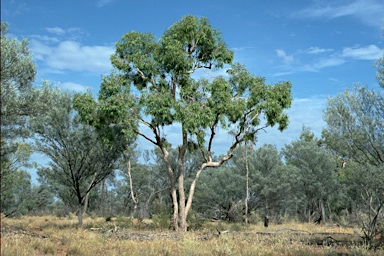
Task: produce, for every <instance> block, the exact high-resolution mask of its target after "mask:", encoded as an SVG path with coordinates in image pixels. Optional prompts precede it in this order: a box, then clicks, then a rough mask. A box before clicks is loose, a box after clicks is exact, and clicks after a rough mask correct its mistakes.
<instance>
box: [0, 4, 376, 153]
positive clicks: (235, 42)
mask: <svg viewBox="0 0 384 256" xmlns="http://www.w3.org/2000/svg"><path fill="white" fill-rule="evenodd" d="M1 5H2V6H1V19H2V21H4V22H8V23H9V32H10V34H9V35H10V36H12V37H17V38H19V39H22V38H28V39H29V41H30V49H31V52H32V54H33V56H34V59H35V62H36V64H37V71H38V72H37V79H36V84H41V82H42V80H49V81H51V82H53V83H54V84H59V86H60V87H61V88H65V89H69V90H75V91H85V90H86V89H87V88H88V89H91V90H92V91H93V92H94V94H97V92H98V89H99V84H100V78H101V76H102V75H106V74H108V73H109V72H110V69H111V65H110V61H109V56H110V55H111V54H112V53H113V52H114V44H115V42H116V41H118V40H119V39H120V38H121V36H122V35H123V34H124V33H127V32H130V31H139V32H151V33H153V34H154V35H155V36H157V37H158V38H160V37H161V35H162V33H163V32H164V31H165V29H167V28H168V27H169V26H171V25H172V24H173V23H174V22H176V21H178V20H179V19H180V18H181V17H182V16H185V15H188V14H192V15H195V16H205V17H207V18H208V19H209V20H210V22H211V25H212V27H213V28H217V29H220V31H221V32H222V36H223V39H224V40H225V42H226V43H227V45H228V47H230V48H231V49H233V50H234V52H235V61H236V62H240V63H243V64H245V65H246V66H247V68H248V69H249V70H250V71H251V72H252V73H254V74H255V75H261V76H264V77H265V78H266V81H267V82H268V83H274V82H278V81H286V80H288V81H291V82H292V84H293V88H292V90H293V97H294V102H293V106H292V108H291V109H290V110H289V111H288V113H289V115H290V126H289V128H288V130H286V131H285V132H283V133H280V132H278V131H277V130H276V129H269V130H267V133H261V134H260V136H259V143H258V146H260V145H262V144H264V143H270V144H275V145H277V146H278V148H281V147H283V146H284V144H286V143H289V142H291V141H292V140H295V139H297V138H298V136H299V134H300V132H301V129H302V126H303V125H306V126H308V127H310V128H311V129H312V130H313V131H314V132H315V134H316V136H320V134H321V130H322V128H324V126H325V123H324V121H323V120H322V111H323V109H324V108H325V103H326V99H327V98H328V97H332V96H335V95H336V94H338V93H340V92H342V91H344V90H345V89H346V88H352V86H353V84H354V83H360V84H363V85H368V86H369V87H370V88H372V89H378V88H379V86H378V85H377V82H376V79H375V75H376V70H375V69H374V66H373V63H374V61H375V60H376V59H377V58H379V57H381V56H383V48H384V40H383V32H382V31H381V29H382V27H383V26H384V1H382V0H348V1H347V0H333V1H330V0H312V1H311V0H307V1H304V0H292V1H283V0H280V1H278V0H276V1H251V0H237V1H229V0H221V1H219V0H216V1H209V0H195V1H182V0H179V1H176V0H169V1H158V0H140V1H133V0H126V1H124V0H94V1H90V0H80V1H79V0H77V1H73V0H66V1H47V0H30V1H27V0H24V1H22V0H2V2H1ZM176 128H177V127H176ZM176 128H175V127H173V128H171V129H169V132H170V135H169V137H168V138H169V139H174V140H175V141H176V140H178V137H177V136H176V135H175V134H174V133H172V131H173V130H175V129H176ZM175 136H176V137H175ZM229 139H230V138H229V137H228V136H227V135H222V137H221V138H220V140H219V142H218V143H217V148H218V149H217V151H220V150H221V149H224V148H226V147H225V146H226V143H227V142H228V140H229ZM149 146H150V145H147V144H146V143H145V142H142V141H141V142H140V143H139V147H141V149H147V148H148V147H149Z"/></svg>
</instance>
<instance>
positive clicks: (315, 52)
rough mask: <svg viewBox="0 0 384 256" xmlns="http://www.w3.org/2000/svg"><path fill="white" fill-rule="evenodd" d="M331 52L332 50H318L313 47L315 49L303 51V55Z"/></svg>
mask: <svg viewBox="0 0 384 256" xmlns="http://www.w3.org/2000/svg"><path fill="white" fill-rule="evenodd" d="M332 51H333V49H324V48H319V47H317V46H315V47H309V49H307V50H305V51H303V53H307V54H320V53H325V52H332Z"/></svg>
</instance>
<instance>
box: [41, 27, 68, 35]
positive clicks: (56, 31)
mask: <svg viewBox="0 0 384 256" xmlns="http://www.w3.org/2000/svg"><path fill="white" fill-rule="evenodd" d="M45 30H46V31H47V32H49V33H52V34H56V35H59V36H62V35H64V34H65V30H64V29H62V28H59V27H53V28H45Z"/></svg>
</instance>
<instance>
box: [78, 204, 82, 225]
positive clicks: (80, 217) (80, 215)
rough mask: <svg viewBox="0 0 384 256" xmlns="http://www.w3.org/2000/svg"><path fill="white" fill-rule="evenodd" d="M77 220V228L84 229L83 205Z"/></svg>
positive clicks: (80, 205) (80, 207)
mask: <svg viewBox="0 0 384 256" xmlns="http://www.w3.org/2000/svg"><path fill="white" fill-rule="evenodd" d="M77 218H78V220H79V223H78V225H77V227H78V228H82V227H83V205H82V204H81V203H80V204H79V207H78V213H77Z"/></svg>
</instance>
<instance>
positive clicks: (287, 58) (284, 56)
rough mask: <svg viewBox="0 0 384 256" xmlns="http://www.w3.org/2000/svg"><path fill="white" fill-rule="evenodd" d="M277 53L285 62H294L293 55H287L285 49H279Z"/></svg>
mask: <svg viewBox="0 0 384 256" xmlns="http://www.w3.org/2000/svg"><path fill="white" fill-rule="evenodd" d="M276 54H277V56H278V57H279V58H281V59H282V61H283V63H284V64H291V63H293V62H294V60H295V59H294V58H293V56H292V55H287V54H286V53H285V51H284V50H281V49H277V50H276Z"/></svg>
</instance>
